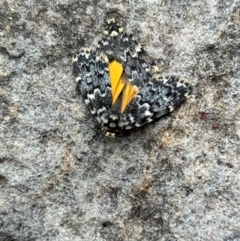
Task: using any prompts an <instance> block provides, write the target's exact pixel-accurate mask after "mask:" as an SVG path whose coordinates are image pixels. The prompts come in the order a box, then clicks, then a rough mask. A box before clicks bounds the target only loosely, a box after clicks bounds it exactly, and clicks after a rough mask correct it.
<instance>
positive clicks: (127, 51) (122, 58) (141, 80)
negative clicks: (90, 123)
mask: <svg viewBox="0 0 240 241" xmlns="http://www.w3.org/2000/svg"><path fill="white" fill-rule="evenodd" d="M72 62H73V73H74V76H75V79H76V82H77V88H78V89H79V90H80V92H81V95H82V97H83V99H84V101H85V103H86V104H87V106H88V108H89V110H90V112H91V113H92V115H94V116H95V117H96V119H97V121H98V122H99V123H100V124H101V126H102V129H104V130H105V134H106V136H115V135H119V134H121V133H123V132H124V131H127V130H131V129H133V128H135V127H140V126H143V125H145V124H147V123H149V122H152V121H154V120H156V119H158V118H159V117H161V116H163V115H165V114H167V113H169V112H171V111H173V110H174V109H175V108H176V107H177V106H179V105H181V104H182V103H183V102H184V101H185V100H186V99H187V98H188V97H189V96H190V94H191V91H192V87H191V86H190V84H189V83H188V81H187V80H186V79H184V78H178V77H175V76H170V77H168V76H162V75H161V74H160V71H159V68H158V67H157V66H156V65H155V64H151V63H150V61H149V58H148V56H147V53H146V52H145V51H144V49H143V48H142V46H141V44H139V43H138V42H137V41H136V40H135V39H134V38H133V36H132V35H130V34H127V33H126V32H125V31H124V28H123V27H122V26H121V25H120V24H118V22H117V21H116V20H115V19H114V18H112V19H108V20H107V21H106V24H105V27H104V30H103V37H102V39H101V40H100V41H99V43H98V46H97V48H96V49H95V50H92V49H89V48H81V49H80V51H79V52H78V53H77V54H75V55H74V56H73V59H72Z"/></svg>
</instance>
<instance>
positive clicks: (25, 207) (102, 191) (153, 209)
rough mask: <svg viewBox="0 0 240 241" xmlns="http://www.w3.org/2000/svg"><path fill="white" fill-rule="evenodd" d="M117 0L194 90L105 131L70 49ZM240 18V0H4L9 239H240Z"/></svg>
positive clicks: (0, 144) (2, 229)
mask: <svg viewBox="0 0 240 241" xmlns="http://www.w3.org/2000/svg"><path fill="white" fill-rule="evenodd" d="M112 8H116V9H118V10H117V11H118V12H119V13H120V15H121V16H122V18H123V19H124V21H125V22H126V24H127V26H126V28H127V30H128V31H130V32H132V33H133V34H134V35H135V36H136V38H137V39H138V40H140V42H142V43H143V44H144V45H145V49H146V50H147V52H148V54H149V55H150V56H151V58H153V59H155V60H156V62H157V63H158V64H159V66H160V67H161V68H162V70H163V72H164V73H167V74H176V75H180V76H184V77H186V78H188V79H189V81H190V82H191V83H192V85H193V87H194V93H193V97H192V98H191V99H189V100H188V101H187V102H186V103H185V104H184V105H182V106H181V107H180V108H179V109H178V110H176V111H175V112H173V113H172V114H171V115H168V116H165V117H163V118H161V120H159V121H158V122H155V123H152V124H149V125H147V126H146V127H144V128H141V129H138V130H134V131H132V133H131V135H130V136H129V137H125V138H116V139H110V140H109V139H107V138H105V137H104V136H103V134H102V133H100V134H97V135H96V132H95V131H94V128H95V125H96V121H95V119H94V118H92V116H91V115H90V114H89V112H88V111H87V109H86V106H85V104H84V103H83V101H82V99H81V97H80V96H79V94H78V93H77V92H76V90H75V88H76V83H75V82H74V77H73V76H72V65H71V57H72V55H73V54H74V52H76V51H77V50H78V49H79V48H80V47H82V46H89V45H91V44H92V43H93V44H94V42H96V40H97V38H98V37H99V36H101V35H100V34H101V31H102V27H103V21H104V18H105V17H106V13H107V12H109V11H112V10H111V9H112ZM239 29H240V4H239V1H237V0H235V1H223V0H212V1H177V0H173V1H163V0H160V1H154V0H151V1H150V0H148V1H147V0H145V1H128V0H127V1H121V0H120V1H119V0H114V1H106V0H100V1H86V0H80V1H75V0H66V1H62V0H60V1H57V2H56V1H42V0H40V1H32V0H25V1H12V0H7V1H5V0H3V1H2V2H1V3H0V194H1V195H0V240H1V241H3V240H9V241H10V240H11V241H13V240H18V241H19V240H20V241H21V240H24V241H26V240H58V241H59V240H64V241H65V240H76V241H82V240H88V241H91V240H100V241H102V240H110V241H111V240H115V241H120V240H128V241H132V240H133V241H135V240H141V241H143V240H146V241H148V240H156V241H157V240H169V241H170V240H195V241H198V240H215V241H220V240H226V241H229V240H240V174H239V168H240V161H239V155H240V141H239V139H240V110H239V109H240V108H239V103H240V93H239V92H240V91H239V90H240V66H239V63H240V45H239V43H240V31H239ZM91 127H92V128H93V129H92V128H91Z"/></svg>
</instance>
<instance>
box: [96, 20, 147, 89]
mask: <svg viewBox="0 0 240 241" xmlns="http://www.w3.org/2000/svg"><path fill="white" fill-rule="evenodd" d="M97 51H101V52H103V53H105V54H106V55H107V56H108V57H109V60H110V61H111V60H113V59H116V60H118V61H119V62H121V63H122V64H123V67H124V72H125V74H126V75H127V77H128V79H129V80H130V82H131V83H132V84H133V85H137V86H138V87H142V86H143V85H144V83H146V82H148V81H149V78H150V77H151V70H152V69H151V65H150V64H149V59H148V56H147V54H146V52H145V50H144V49H143V48H142V46H141V44H140V43H138V42H137V41H136V40H135V39H134V38H133V36H132V35H131V34H127V33H126V32H125V30H124V28H123V27H122V26H121V25H119V24H118V23H117V22H116V20H115V19H108V20H107V22H106V25H105V28H104V31H103V38H102V39H101V40H100V41H99V45H98V48H97Z"/></svg>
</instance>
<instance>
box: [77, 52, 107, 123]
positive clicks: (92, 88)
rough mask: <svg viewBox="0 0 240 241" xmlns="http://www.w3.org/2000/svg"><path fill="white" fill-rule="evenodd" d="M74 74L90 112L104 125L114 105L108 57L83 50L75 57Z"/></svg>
mask: <svg viewBox="0 0 240 241" xmlns="http://www.w3.org/2000/svg"><path fill="white" fill-rule="evenodd" d="M73 72H74V75H75V78H76V81H77V85H78V86H77V87H78V89H79V90H80V92H81V95H82V96H83V98H84V100H85V103H86V104H87V105H88V108H89V110H90V112H91V113H92V114H93V115H95V116H96V117H97V119H98V121H99V122H100V123H104V122H105V121H106V120H105V118H107V119H108V116H109V113H110V112H111V105H112V91H111V85H110V80H109V69H108V58H107V56H105V55H103V54H97V53H96V52H95V51H91V50H90V49H88V48H82V49H81V51H80V52H79V53H77V54H76V55H75V56H74V57H73Z"/></svg>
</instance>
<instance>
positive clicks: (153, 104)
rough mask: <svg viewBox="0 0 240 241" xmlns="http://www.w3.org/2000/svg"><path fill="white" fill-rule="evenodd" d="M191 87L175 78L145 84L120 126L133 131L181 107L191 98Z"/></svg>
mask: <svg viewBox="0 0 240 241" xmlns="http://www.w3.org/2000/svg"><path fill="white" fill-rule="evenodd" d="M190 93H191V86H190V85H189V83H188V82H187V80H185V79H183V78H182V79H179V78H177V77H175V76H171V77H167V76H166V77H158V79H153V80H151V81H149V82H148V83H146V84H145V86H144V87H143V88H142V89H141V90H140V92H139V93H138V94H137V95H136V97H135V98H134V99H133V100H132V101H131V102H130V104H129V105H128V106H127V108H126V110H125V111H124V113H123V114H122V117H121V121H120V123H119V125H120V126H125V129H132V128H135V127H139V126H142V125H145V124H147V123H149V122H151V121H153V120H155V119H157V118H159V117H161V116H163V115H165V114H167V113H169V112H172V111H173V110H174V109H175V108H176V107H177V106H179V105H181V104H182V103H183V102H184V101H185V100H186V98H188V97H189V96H190Z"/></svg>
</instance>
